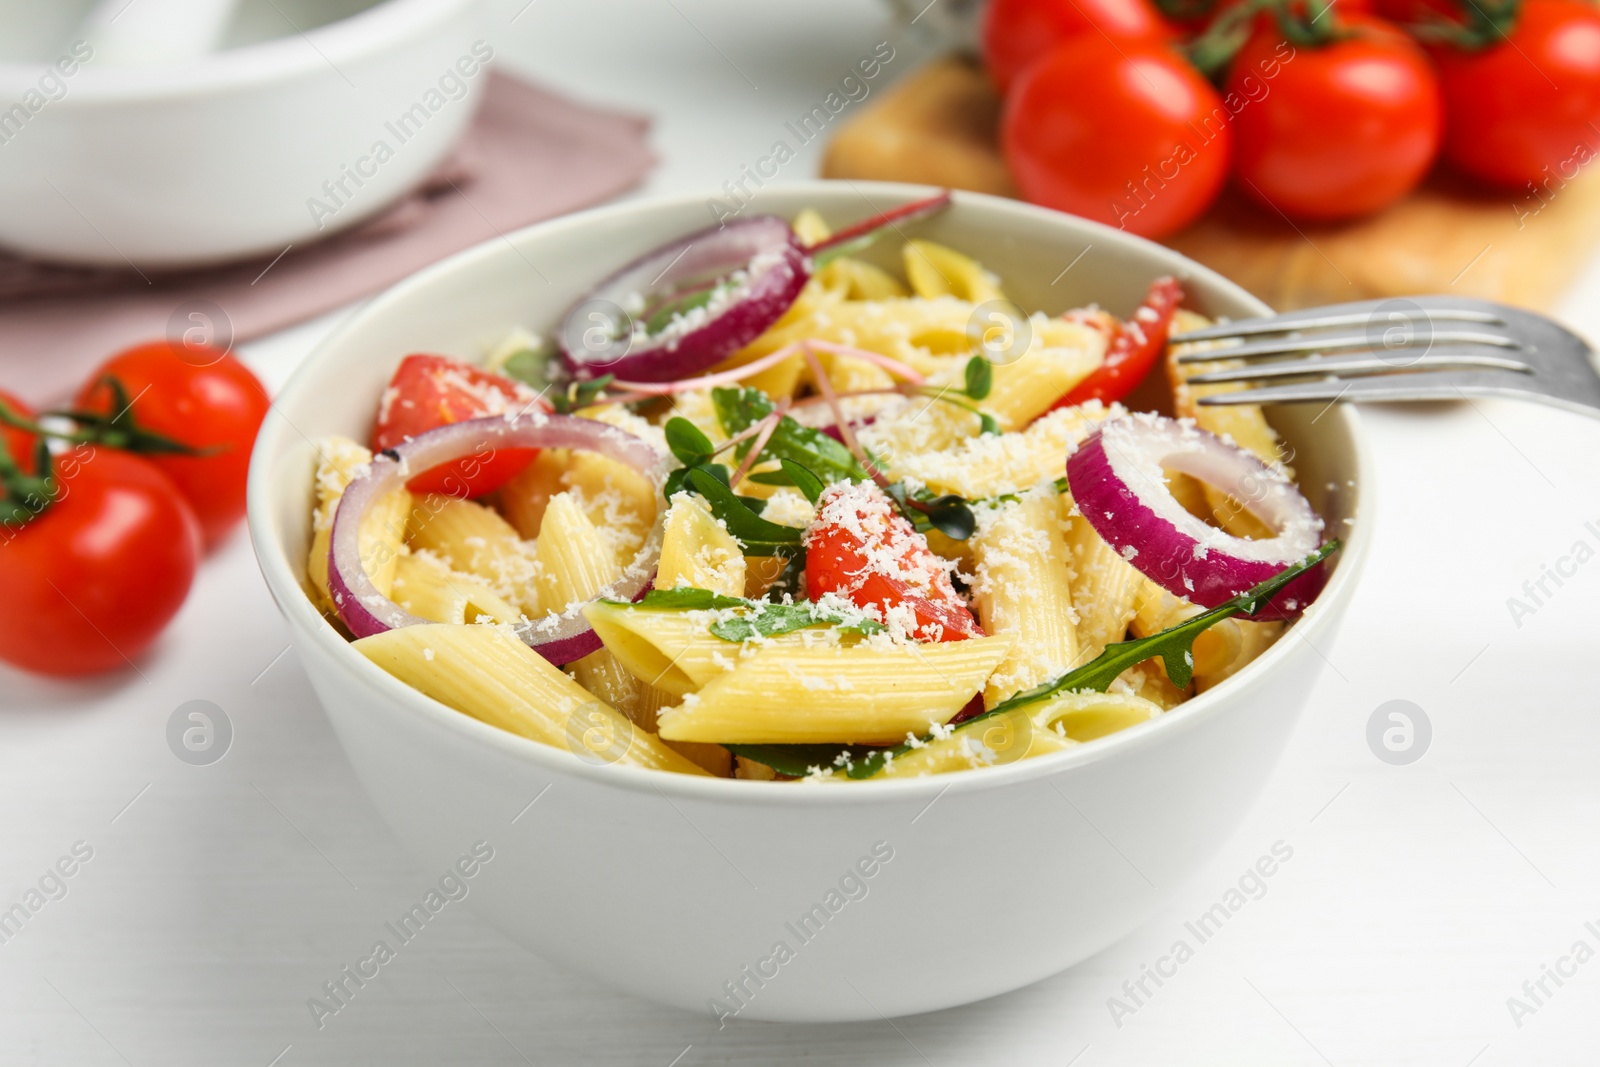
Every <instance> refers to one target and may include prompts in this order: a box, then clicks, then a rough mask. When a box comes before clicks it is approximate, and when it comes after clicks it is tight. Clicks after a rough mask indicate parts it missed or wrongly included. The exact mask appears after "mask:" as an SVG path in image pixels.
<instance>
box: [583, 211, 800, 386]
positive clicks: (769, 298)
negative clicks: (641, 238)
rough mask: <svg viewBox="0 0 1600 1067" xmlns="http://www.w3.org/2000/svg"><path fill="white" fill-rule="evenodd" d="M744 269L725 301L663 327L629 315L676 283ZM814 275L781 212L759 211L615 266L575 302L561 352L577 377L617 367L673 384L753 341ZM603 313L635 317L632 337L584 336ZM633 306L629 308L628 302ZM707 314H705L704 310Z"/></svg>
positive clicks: (627, 374) (626, 375)
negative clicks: (652, 329)
mask: <svg viewBox="0 0 1600 1067" xmlns="http://www.w3.org/2000/svg"><path fill="white" fill-rule="evenodd" d="M734 271H745V272H747V273H748V275H749V277H748V278H747V279H745V280H744V282H743V283H742V287H741V288H740V290H738V291H737V292H735V293H733V294H731V295H729V296H728V297H727V302H726V303H725V304H723V305H715V304H714V305H711V306H708V307H706V308H703V309H697V310H696V312H691V313H690V317H689V318H686V319H682V320H679V322H680V323H681V325H677V326H669V327H668V328H667V329H665V330H663V331H662V332H660V333H658V334H655V335H650V336H646V335H644V333H643V324H642V323H638V324H633V323H632V319H631V318H624V317H623V316H621V315H618V314H617V312H613V311H609V310H608V309H609V308H611V307H615V308H616V309H617V310H618V311H621V312H624V313H625V314H626V315H627V316H631V315H634V314H637V313H638V312H637V310H635V309H636V308H637V307H638V303H639V301H640V300H641V299H642V298H645V297H648V296H649V294H650V293H651V292H653V291H660V290H662V289H671V287H672V286H673V285H674V283H676V282H681V281H686V280H696V279H705V278H707V277H708V276H725V275H728V274H730V273H732V272H734ZM810 279H811V262H810V260H809V258H808V257H807V256H806V252H805V249H804V248H803V247H802V246H801V244H800V239H799V238H798V237H796V236H795V234H794V230H793V229H791V228H790V226H789V224H788V223H787V222H785V221H784V220H783V219H780V218H778V217H777V216H775V215H754V216H751V217H750V218H747V219H740V220H738V221H736V222H730V223H727V224H725V225H723V226H722V227H720V228H716V227H713V228H711V229H707V230H702V231H700V232H699V233H696V234H691V235H689V236H688V237H684V238H680V239H679V240H677V241H674V242H672V243H671V244H668V245H663V246H662V247H661V248H659V249H657V250H656V251H654V252H651V253H650V254H648V255H646V256H644V257H643V258H642V259H638V260H635V261H634V262H633V263H632V264H630V265H628V266H626V267H624V268H623V269H622V270H620V271H618V272H617V273H616V274H613V275H612V276H611V277H609V278H607V279H606V280H605V281H603V282H601V283H600V284H599V285H597V286H595V288H594V289H592V290H590V291H589V293H588V294H586V295H585V296H584V297H583V298H582V299H581V300H579V301H578V302H577V303H576V304H574V305H573V306H572V308H571V309H569V310H568V312H567V315H566V318H565V320H564V322H563V325H562V329H561V357H562V360H563V361H564V363H565V364H566V367H567V369H568V371H569V372H570V373H571V374H572V376H573V377H574V378H577V379H580V380H582V379H588V378H596V377H599V376H600V375H602V374H615V375H616V376H617V377H618V378H622V379H627V380H629V381H638V382H671V381H676V380H677V379H680V378H687V377H690V376H692V375H695V374H698V373H699V372H701V371H703V370H705V369H706V368H707V367H710V366H712V365H713V364H716V363H720V362H721V361H722V360H724V359H726V358H727V357H728V356H731V355H733V353H735V352H737V351H738V350H739V349H741V348H743V347H744V346H745V345H747V344H749V343H750V342H751V341H754V340H755V339H756V338H757V337H759V336H761V334H763V333H765V332H766V330H767V328H768V327H769V326H771V325H772V324H773V323H775V322H777V321H778V319H780V318H781V317H782V316H783V313H784V312H785V311H788V310H789V308H790V306H791V305H793V304H794V302H795V298H796V297H798V296H799V295H800V290H801V289H803V288H805V284H806V282H808V281H810ZM597 303H598V304H600V305H601V306H602V310H600V311H599V314H600V316H601V318H603V319H606V320H608V325H617V324H616V323H611V322H609V320H610V319H612V318H620V319H621V321H622V324H632V329H633V334H632V339H631V342H628V343H624V342H623V340H621V339H619V340H617V341H616V342H615V343H610V342H606V343H602V344H599V345H596V346H593V347H592V348H591V347H590V346H588V345H587V344H585V343H584V341H583V339H584V338H585V337H586V336H587V335H586V333H585V329H586V328H587V327H588V325H589V323H588V321H587V320H588V318H589V315H590V314H591V313H592V309H593V307H594V305H595V304H597ZM630 305H631V306H630ZM697 312H703V314H700V313H697Z"/></svg>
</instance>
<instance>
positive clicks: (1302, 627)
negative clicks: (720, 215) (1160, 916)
mask: <svg viewBox="0 0 1600 1067" xmlns="http://www.w3.org/2000/svg"><path fill="white" fill-rule="evenodd" d="M840 184H842V183H840V182H838V181H827V180H815V181H807V182H787V183H783V184H782V185H773V186H770V187H769V188H770V190H771V191H773V192H781V193H784V194H789V193H796V194H804V193H805V192H806V191H807V190H808V189H813V190H816V191H817V192H818V193H821V194H823V195H827V193H826V191H830V190H833V189H836V188H837V187H838V186H839V185H840ZM849 184H850V185H852V186H853V187H855V189H856V190H857V191H859V192H862V193H876V194H878V195H879V197H880V198H884V199H890V200H909V199H913V198H917V197H922V196H927V195H929V193H930V192H931V191H933V190H934V189H935V187H931V186H925V185H914V184H909V183H902V182H865V181H858V182H851V183H849ZM953 195H954V199H955V208H954V209H955V210H959V209H960V208H961V206H963V205H969V206H974V207H977V208H979V209H981V210H984V211H999V212H1002V213H1006V214H1012V215H1017V216H1020V217H1024V218H1032V219H1039V218H1040V217H1041V216H1042V217H1045V218H1048V219H1049V220H1050V221H1051V223H1052V224H1055V225H1059V224H1061V223H1063V222H1065V223H1067V224H1069V225H1072V226H1082V227H1084V228H1086V229H1088V230H1089V231H1090V233H1091V234H1093V235H1097V238H1098V240H1099V241H1104V242H1106V244H1107V245H1109V246H1111V247H1113V248H1114V247H1117V246H1118V245H1126V244H1127V243H1129V242H1132V243H1133V244H1134V245H1135V247H1137V246H1144V248H1145V250H1146V251H1148V252H1149V253H1151V254H1153V256H1154V257H1155V258H1156V259H1158V260H1164V261H1166V262H1165V264H1158V265H1157V267H1156V272H1159V271H1160V270H1161V269H1163V267H1164V269H1166V270H1168V271H1171V272H1173V273H1176V274H1179V275H1180V276H1181V277H1200V278H1204V279H1205V280H1206V281H1207V282H1209V283H1211V284H1213V285H1215V286H1219V287H1221V288H1223V289H1227V290H1231V291H1232V294H1233V295H1234V296H1235V297H1236V298H1237V299H1238V300H1240V302H1241V303H1243V304H1244V305H1246V306H1253V307H1254V308H1255V309H1256V310H1257V311H1259V313H1261V314H1263V315H1265V314H1270V313H1271V309H1270V308H1268V307H1267V305H1266V304H1264V303H1262V302H1261V301H1260V300H1258V299H1257V298H1256V297H1254V296H1252V295H1251V294H1249V293H1248V292H1247V291H1246V290H1244V289H1243V288H1241V287H1240V286H1238V285H1237V284H1235V283H1234V282H1232V281H1229V280H1228V279H1227V278H1224V277H1223V276H1222V275H1220V274H1217V273H1216V272H1215V271H1213V270H1211V269H1209V268H1207V267H1204V266H1201V265H1200V264H1199V263H1196V262H1194V261H1193V260H1190V259H1188V258H1187V257H1185V256H1183V255H1180V254H1179V253H1177V252H1174V251H1173V250H1171V249H1169V248H1166V247H1164V246H1162V245H1158V244H1155V243H1154V242H1152V241H1147V240H1145V239H1144V238H1140V237H1135V236H1133V235H1132V234H1128V233H1126V232H1124V231H1121V230H1117V229H1114V228H1112V227H1110V226H1106V225H1103V224H1101V223H1097V222H1092V221H1089V220H1087V219H1082V218H1078V217H1076V216H1071V215H1063V214H1061V213H1059V212H1056V211H1052V210H1050V209H1047V208H1042V207H1038V206H1036V205H1033V204H1027V203H1024V202H1022V201H1017V200H1011V199H1008V198H1005V197H997V196H991V195H988V194H985V193H974V192H964V191H961V190H956V191H955V192H954V193H953ZM702 204H703V198H702V197H698V196H690V195H686V196H672V197H649V198H644V199H639V200H633V201H627V202H624V203H620V204H609V205H604V206H601V207H597V208H591V209H588V210H586V211H581V212H575V213H573V214H569V215H563V216H560V217H558V218H554V219H549V220H546V221H544V222H539V223H535V224H533V225H532V226H527V227H524V228H522V229H520V230H516V231H513V232H511V233H509V234H507V235H505V236H504V237H496V238H491V239H489V240H487V241H485V242H483V243H481V244H478V245H475V246H473V247H472V248H469V249H466V250H464V251H462V252H458V253H456V254H455V255H453V256H450V257H448V258H446V259H443V260H441V261H439V262H438V263H435V264H433V265H431V266H429V267H426V268H424V269H422V270H420V271H418V272H417V273H415V274H413V275H411V276H410V277H408V278H406V279H404V280H402V281H400V282H398V283H396V284H395V285H394V286H392V287H390V288H389V289H387V290H385V291H384V292H383V293H380V294H379V295H377V296H375V297H373V298H372V299H371V300H370V301H368V302H367V303H366V304H365V305H363V306H362V307H361V308H360V309H359V310H357V311H356V312H354V313H353V314H352V315H351V316H350V317H349V318H347V319H346V320H345V321H344V322H343V323H341V324H340V326H339V327H338V328H337V329H335V330H334V331H333V332H332V333H331V334H330V335H329V336H328V337H326V338H324V339H323V340H322V342H321V343H319V344H318V345H317V347H316V348H315V349H314V350H313V351H312V352H311V353H310V354H309V355H308V356H306V358H305V359H304V360H303V361H302V362H301V364H300V365H299V366H298V367H297V368H296V369H295V371H294V373H293V374H292V375H291V376H290V379H289V381H288V383H287V384H286V385H285V386H284V388H283V389H282V391H281V392H280V393H279V394H278V396H277V397H274V398H273V405H274V411H276V405H277V404H278V402H279V401H281V400H283V399H285V398H289V397H292V396H293V395H294V394H296V393H299V392H301V391H309V390H312V389H314V388H315V387H316V377H317V375H316V365H317V363H318V357H319V356H320V355H321V354H322V353H323V352H324V351H326V350H328V349H331V348H333V347H335V346H337V345H338V344H339V343H340V342H342V340H343V339H344V337H345V335H346V334H348V333H352V332H354V331H355V330H356V329H358V328H359V327H360V326H361V325H362V323H363V322H364V320H366V319H367V318H368V317H369V316H374V315H378V314H381V313H383V312H384V311H385V310H386V309H387V308H388V307H389V306H391V305H394V304H397V303H401V302H404V301H405V300H406V299H407V297H408V294H409V291H410V290H411V289H413V288H414V287H420V286H425V285H427V284H429V283H431V282H432V281H433V280H434V279H435V278H438V277H440V276H443V275H446V274H449V273H451V272H453V271H455V270H458V269H460V268H461V267H463V266H465V265H466V264H468V263H471V262H475V261H477V260H481V259H483V258H485V257H488V256H491V255H495V254H498V252H499V249H500V246H502V245H505V244H514V243H515V241H516V239H517V238H519V237H526V236H528V235H530V234H533V233H535V232H542V231H549V230H557V229H575V228H579V229H581V228H583V227H587V226H590V225H592V224H594V223H598V222H615V221H619V220H624V221H625V220H626V219H627V218H628V217H629V216H632V215H645V214H650V213H653V212H655V211H657V210H660V209H661V208H666V207H676V208H684V207H690V206H701V205H702ZM279 417H280V419H282V421H284V422H288V419H287V417H286V416H282V415H280V416H279ZM1325 417H1327V418H1331V419H1336V420H1339V421H1340V422H1342V423H1343V424H1344V425H1345V427H1346V429H1347V431H1348V433H1349V435H1350V439H1351V440H1352V442H1353V443H1354V445H1355V448H1354V456H1355V467H1354V469H1353V470H1350V471H1346V472H1345V476H1346V477H1347V478H1349V479H1351V480H1352V481H1353V482H1354V483H1355V485H1356V487H1357V494H1358V496H1357V502H1358V512H1357V514H1356V515H1355V516H1354V521H1353V522H1352V523H1351V524H1350V528H1349V530H1348V531H1347V533H1346V535H1344V536H1343V537H1341V541H1342V543H1343V547H1342V548H1341V550H1340V558H1339V565H1338V566H1337V567H1336V568H1335V569H1334V572H1333V575H1332V576H1331V578H1330V579H1329V581H1328V584H1327V585H1326V586H1325V587H1324V588H1323V590H1322V592H1321V594H1320V595H1319V596H1318V597H1317V599H1316V601H1314V602H1313V603H1312V604H1311V605H1310V606H1309V607H1308V608H1307V610H1306V612H1305V614H1304V615H1303V616H1302V617H1301V619H1300V620H1299V621H1298V622H1296V623H1295V624H1294V625H1293V626H1292V627H1290V629H1289V630H1288V631H1285V633H1284V635H1283V637H1281V638H1280V639H1279V640H1277V641H1275V642H1274V643H1273V644H1272V646H1271V647H1270V648H1268V649H1267V650H1266V651H1265V652H1263V653H1262V654H1261V655H1260V656H1259V657H1257V658H1256V660H1255V661H1254V662H1252V663H1250V664H1249V665H1247V666H1246V667H1245V668H1243V669H1242V670H1241V671H1240V672H1239V673H1238V674H1236V675H1234V676H1233V677H1232V678H1229V679H1228V680H1227V681H1226V682H1224V683H1222V684H1221V685H1219V686H1217V688H1215V689H1211V690H1208V691H1207V692H1205V693H1201V694H1198V695H1196V696H1194V697H1192V698H1190V699H1189V700H1187V701H1185V702H1184V703H1183V704H1182V705H1180V706H1179V707H1178V708H1177V709H1175V710H1174V711H1171V712H1168V713H1166V714H1164V715H1162V716H1161V717H1160V718H1157V719H1152V720H1150V721H1149V722H1145V723H1140V724H1139V725H1137V726H1132V727H1128V728H1127V729H1124V730H1120V731H1118V732H1117V733H1114V734H1110V735H1107V736H1106V737H1102V738H1098V739H1096V740H1095V741H1093V742H1088V743H1085V744H1082V745H1079V746H1075V747H1073V748H1070V749H1065V750H1063V751H1060V752H1054V753H1050V754H1048V755H1044V756H1038V757H1035V758H1033V759H1027V760H1018V761H1016V762H1014V763H1009V764H1005V765H1002V766H993V767H986V768H979V769H974V770H972V771H959V772H953V773H950V774H939V775H928V776H926V777H919V778H899V779H894V778H889V779H873V780H861V781H854V782H848V783H833V782H822V783H805V782H801V783H796V782H762V781H753V780H747V779H738V780H736V779H729V778H716V777H709V776H708V777H701V776H699V775H689V774H673V773H670V772H665V771H655V770H649V769H646V768H640V767H624V766H617V765H594V764H590V763H587V762H585V761H583V760H579V759H576V758H575V757H573V756H572V754H571V753H569V752H563V751H561V750H560V749H557V748H554V747H552V746H549V745H546V744H543V743H541V742H538V741H534V740H532V739H530V738H525V737H520V736H518V735H516V734H513V733H510V732H508V731H505V730H501V729H499V728H498V727H494V726H490V725H489V724H487V723H485V722H482V721H480V720H478V719H475V718H473V717H472V716H471V715H468V714H466V713H464V712H460V711H457V710H455V709H454V708H451V707H449V706H447V705H445V704H442V703H440V702H438V701H436V700H434V699H433V698H431V697H428V696H425V695H423V694H422V693H421V692H419V691H418V690H416V689H413V688H412V687H411V686H409V685H407V684H406V683H404V682H402V681H401V680H400V679H398V678H396V677H394V676H393V675H391V674H389V673H388V672H387V671H385V670H383V668H381V667H379V666H378V665H377V664H375V663H373V662H371V661H370V660H368V659H367V658H366V657H365V656H362V655H361V654H360V653H358V652H356V651H354V650H353V649H352V648H351V647H350V642H348V641H346V640H345V639H344V638H343V637H342V636H340V635H339V634H338V633H337V632H336V631H335V630H334V629H333V627H332V626H330V625H328V624H327V622H326V620H324V619H323V617H322V615H321V613H320V612H318V611H317V609H316V608H315V606H314V605H313V604H312V603H311V601H310V599H309V598H307V597H306V595H305V592H304V590H303V589H302V587H301V585H300V583H299V581H298V579H297V578H296V577H295V575H294V571H293V569H292V567H291V565H290V562H289V559H288V556H287V554H286V553H285V552H284V550H283V546H282V545H280V544H279V543H278V540H277V537H276V535H275V533H274V532H273V527H274V525H275V522H276V516H268V515H266V513H265V512H266V509H267V507H268V504H269V501H270V496H271V487H270V484H269V482H270V478H269V471H270V469H271V466H272V461H271V460H270V459H268V458H267V456H266V453H265V452H263V451H262V450H260V449H259V448H258V449H257V450H256V451H255V454H254V456H253V458H252V460H251V464H250V478H249V527H250V539H251V544H252V546H253V547H254V550H255V553H256V558H257V562H258V563H259V565H260V567H261V571H262V574H263V576H264V577H265V579H266V582H267V586H268V589H269V591H270V592H271V593H272V596H273V599H274V600H275V601H277V603H278V606H279V608H280V610H282V611H283V613H284V615H285V617H286V620H287V622H288V624H289V625H290V627H291V628H294V627H298V628H300V629H302V630H304V631H307V632H308V633H309V636H310V638H311V640H313V641H315V642H317V643H318V644H319V645H321V646H322V647H323V648H325V649H326V650H327V651H328V654H329V655H330V656H331V657H333V658H334V659H335V660H337V661H339V662H340V663H341V664H343V665H344V666H345V667H346V669H347V670H348V671H349V672H351V673H353V674H355V675H356V676H357V677H358V678H359V679H360V680H361V681H363V682H364V683H366V684H367V685H369V686H371V687H373V688H375V689H376V690H377V692H378V693H379V695H380V696H382V697H383V698H385V700H386V702H387V704H388V705H389V706H391V707H394V708H395V709H396V710H397V711H399V712H400V713H403V714H410V715H415V716H420V717H422V718H424V719H426V720H429V721H432V722H435V723H442V724H448V725H446V729H455V730H460V731H463V732H464V733H465V735H466V736H468V737H475V738H478V739H480V740H482V741H483V742H484V743H486V744H488V745H490V746H492V747H494V748H496V749H498V750H499V751H501V752H503V753H506V754H508V755H513V756H515V757H517V758H520V759H525V760H527V761H528V762H529V763H530V764H531V766H532V767H534V768H539V769H542V770H548V771H550V772H554V773H556V774H563V775H568V776H577V777H581V778H584V779H588V780H589V781H592V782H595V783H596V784H602V783H603V784H606V785H610V786H615V787H618V788H622V789H625V790H628V791H631V792H640V793H645V792H654V793H656V794H657V795H659V796H663V797H665V798H667V799H668V800H672V799H674V798H679V799H685V800H702V801H717V802H723V801H747V802H750V803H752V804H756V805H769V804H770V805H780V806H781V805H785V804H821V805H832V804H867V803H885V804H888V803H904V802H907V801H911V800H915V799H919V798H929V799H930V803H931V801H932V800H934V799H937V798H938V797H940V796H943V795H944V794H945V793H946V792H954V793H958V794H960V793H966V792H973V791H984V790H989V789H1001V788H1006V787H1009V786H1013V785H1021V784H1025V783H1028V782H1033V781H1038V780H1041V779H1045V778H1052V777H1055V776H1056V775H1058V774H1065V773H1070V772H1071V771H1072V770H1073V769H1074V768H1077V767H1081V766H1085V765H1088V764H1092V763H1097V762H1099V761H1101V760H1106V759H1114V758H1116V757H1117V756H1118V755H1119V754H1121V753H1123V752H1131V751H1134V750H1137V749H1140V748H1143V747H1146V746H1150V745H1157V744H1161V743H1163V739H1164V738H1167V737H1176V736H1177V735H1178V734H1180V733H1183V732H1185V731H1187V730H1189V729H1193V728H1194V727H1196V726H1198V725H1199V724H1200V723H1201V722H1203V721H1205V720H1206V719H1209V718H1211V717H1213V716H1216V715H1221V714H1224V713H1225V712H1226V710H1227V709H1228V707H1229V706H1230V703H1231V700H1230V698H1231V696H1232V691H1233V690H1234V689H1236V688H1237V687H1238V684H1239V683H1241V682H1243V681H1245V680H1247V679H1248V678H1249V677H1251V676H1255V675H1260V674H1262V673H1264V672H1266V671H1270V670H1272V669H1273V668H1274V667H1275V666H1276V665H1277V663H1278V662H1279V661H1281V660H1283V659H1284V658H1285V657H1286V656H1287V654H1288V650H1289V648H1290V646H1291V642H1290V641H1289V640H1288V637H1289V636H1290V634H1291V633H1294V632H1296V631H1298V636H1299V637H1300V638H1301V639H1303V640H1307V641H1309V640H1310V639H1311V638H1310V635H1309V634H1308V632H1307V631H1311V632H1312V633H1320V632H1321V631H1323V630H1325V629H1326V628H1327V624H1326V623H1325V621H1324V620H1325V619H1326V618H1327V617H1328V616H1329V614H1330V612H1331V611H1333V610H1334V609H1335V607H1336V606H1337V607H1343V606H1345V605H1346V604H1347V603H1348V601H1349V600H1350V598H1351V597H1352V596H1353V595H1354V590H1355V585H1356V583H1357V581H1358V579H1359V577H1360V572H1361V571H1362V570H1363V569H1364V567H1365V564H1366V557H1367V553H1368V550H1369V546H1370V542H1371V539H1372V529H1373V525H1374V522H1373V514H1372V511H1373V509H1372V502H1373V491H1372V484H1373V483H1372V471H1373V460H1372V454H1371V447H1370V443H1369V442H1368V440H1367V436H1366V432H1365V430H1364V427H1363V424H1362V422H1361V419H1360V416H1359V415H1358V414H1357V412H1356V410H1355V407H1354V406H1353V405H1350V404H1340V405H1334V406H1333V407H1332V408H1331V409H1330V410H1329V412H1328V414H1327V416H1325ZM291 426H292V424H291ZM269 432H272V431H269V430H268V428H267V425H266V424H263V426H262V431H261V435H260V438H258V441H257V444H258V445H259V444H261V443H262V441H264V440H265V439H266V438H267V436H268V434H269ZM1319 609H1321V610H1319ZM1313 647H1315V646H1313ZM834 785H840V786H842V787H843V788H837V789H836V788H831V787H832V786H834Z"/></svg>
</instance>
